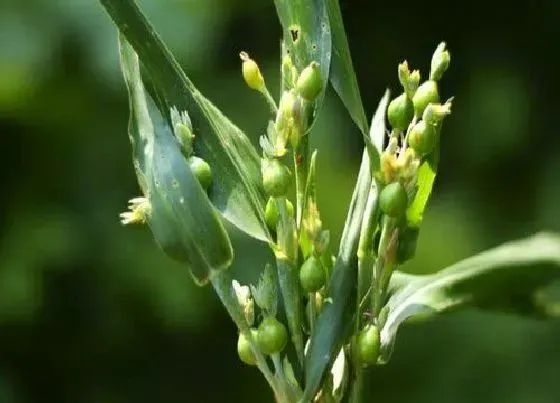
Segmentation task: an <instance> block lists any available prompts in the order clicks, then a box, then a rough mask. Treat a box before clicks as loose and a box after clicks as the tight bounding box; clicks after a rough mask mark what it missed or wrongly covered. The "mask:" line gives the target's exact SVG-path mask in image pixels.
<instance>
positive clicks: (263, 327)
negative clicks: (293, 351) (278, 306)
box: [257, 316, 288, 354]
mask: <svg viewBox="0 0 560 403" xmlns="http://www.w3.org/2000/svg"><path fill="white" fill-rule="evenodd" d="M287 342H288V331H287V330H286V326H284V325H283V324H282V323H280V322H279V321H278V320H277V319H276V318H274V317H272V316H268V317H266V318H264V320H263V321H262V322H261V324H260V326H259V329H258V332H257V344H258V346H259V348H260V349H261V351H262V352H263V353H264V354H275V353H279V352H281V351H282V350H284V347H286V343H287Z"/></svg>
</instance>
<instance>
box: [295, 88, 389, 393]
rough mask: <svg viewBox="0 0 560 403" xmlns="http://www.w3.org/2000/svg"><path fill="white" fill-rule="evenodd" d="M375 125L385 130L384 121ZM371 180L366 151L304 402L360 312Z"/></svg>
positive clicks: (380, 114) (316, 335) (314, 341)
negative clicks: (360, 268) (360, 253)
mask: <svg viewBox="0 0 560 403" xmlns="http://www.w3.org/2000/svg"><path fill="white" fill-rule="evenodd" d="M387 102H388V97H387V96H385V97H384V98H382V100H381V102H380V103H379V106H378V108H377V111H376V112H375V117H374V120H375V121H376V122H385V112H386V110H387ZM375 126H376V127H377V128H378V129H379V130H382V131H383V133H384V131H385V125H384V124H379V125H375ZM376 135H377V134H376ZM371 182H372V175H371V167H370V161H369V156H368V153H367V151H366V150H364V152H363V154H362V163H361V166H360V172H359V174H358V180H357V182H356V186H355V188H354V193H353V195H352V201H351V202H350V207H349V209H348V214H347V217H346V223H345V225H344V231H343V233H342V238H341V241H340V247H339V253H338V256H337V258H336V261H335V264H334V269H333V275H332V277H331V279H330V282H329V288H328V294H329V295H328V298H329V299H330V303H325V306H324V308H323V311H322V312H321V314H320V315H319V317H318V318H317V321H316V322H315V331H314V332H313V334H312V335H311V339H310V344H309V350H308V352H307V355H306V362H305V373H306V384H305V391H304V398H303V401H304V402H308V401H311V400H312V399H313V397H314V396H315V395H316V394H317V392H318V390H319V388H320V387H321V384H322V381H323V379H324V377H325V375H326V374H327V372H328V371H329V369H330V367H331V366H332V363H333V362H334V359H335V358H336V354H337V353H338V351H339V350H340V348H341V346H342V345H343V344H344V343H345V342H346V340H347V338H348V336H349V333H350V331H351V330H352V324H353V319H354V315H355V313H356V312H355V311H356V298H357V297H356V293H357V290H356V285H357V276H358V256H357V252H358V243H359V239H360V232H361V227H362V223H363V216H364V210H365V207H366V203H367V199H368V194H369V191H370V187H371Z"/></svg>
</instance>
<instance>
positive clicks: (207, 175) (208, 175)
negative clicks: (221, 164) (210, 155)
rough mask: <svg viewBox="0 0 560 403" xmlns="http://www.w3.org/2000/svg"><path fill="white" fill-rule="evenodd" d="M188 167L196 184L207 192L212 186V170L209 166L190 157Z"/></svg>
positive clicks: (198, 158) (198, 159)
mask: <svg viewBox="0 0 560 403" xmlns="http://www.w3.org/2000/svg"><path fill="white" fill-rule="evenodd" d="M188 163H189V167H190V168H191V171H192V173H193V174H194V176H195V177H196V179H198V183H200V186H202V188H203V189H204V190H208V188H209V187H210V185H211V184H212V169H211V168H210V165H208V163H207V162H206V161H204V160H203V159H202V158H200V157H197V156H194V155H193V156H191V157H189V159H188Z"/></svg>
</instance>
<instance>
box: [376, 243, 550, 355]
mask: <svg viewBox="0 0 560 403" xmlns="http://www.w3.org/2000/svg"><path fill="white" fill-rule="evenodd" d="M559 279H560V236H559V235H557V234H549V233H540V234H537V235H534V236H532V237H529V238H526V239H522V240H518V241H514V242H508V243H506V244H503V245H501V246H498V247H496V248H493V249H490V250H487V251H485V252H482V253H480V254H478V255H475V256H473V257H470V258H467V259H465V260H462V261H460V262H458V263H456V264H454V265H452V266H450V267H448V268H446V269H444V270H442V271H439V272H437V273H435V274H432V275H427V276H426V275H425V276H414V275H397V276H394V281H392V285H391V291H392V295H391V297H390V299H389V301H388V303H387V308H388V316H387V320H386V321H385V323H384V325H383V328H382V329H381V344H382V348H387V346H389V349H390V346H391V345H392V344H393V343H394V339H395V336H396V333H397V330H398V328H399V326H400V325H401V324H402V323H403V322H404V321H406V320H407V319H411V318H413V317H414V316H416V315H421V316H422V317H423V318H425V317H429V316H431V315H434V314H437V313H442V312H445V311H448V310H451V309H456V308H460V307H465V306H471V307H479V308H484V309H492V310H494V309H497V308H500V309H501V308H507V306H505V305H504V302H510V303H511V302H513V303H514V304H515V303H517V302H516V298H517V299H518V300H517V301H521V302H529V301H532V297H534V293H535V292H536V291H538V290H539V289H540V288H542V287H544V286H546V285H547V284H549V283H551V282H552V281H555V280H559ZM519 298H520V299H519ZM529 306H531V304H529V305H526V304H521V305H519V306H517V307H516V306H515V305H513V306H511V307H510V308H512V309H510V310H511V311H517V312H520V313H528V311H527V310H526V308H527V307H529ZM533 307H534V308H538V306H537V305H533ZM516 308H520V309H516ZM545 312H546V310H540V311H539V312H537V316H544V315H543V313H545ZM384 358H385V359H387V358H388V357H384Z"/></svg>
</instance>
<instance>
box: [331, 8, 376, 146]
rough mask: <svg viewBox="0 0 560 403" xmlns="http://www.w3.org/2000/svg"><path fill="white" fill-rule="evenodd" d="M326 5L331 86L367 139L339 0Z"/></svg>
mask: <svg viewBox="0 0 560 403" xmlns="http://www.w3.org/2000/svg"><path fill="white" fill-rule="evenodd" d="M326 4H327V12H328V15H329V21H330V25H331V31H332V62H331V72H330V80H331V84H332V86H333V88H334V90H335V91H336V93H337V94H338V96H339V97H340V99H341V100H342V103H343V104H344V106H345V107H346V109H348V112H349V113H350V116H351V117H352V119H353V120H354V122H356V125H358V127H359V129H360V130H361V132H362V134H363V135H364V137H366V136H367V133H368V122H367V118H366V114H365V111H364V107H363V104H362V98H361V96H360V89H359V88H358V80H357V79H356V73H355V72H354V67H353V65H352V57H351V55H350V48H349V46H348V40H347V38H346V31H345V30H344V22H343V20H342V13H341V12H340V4H339V2H338V0H326Z"/></svg>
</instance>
